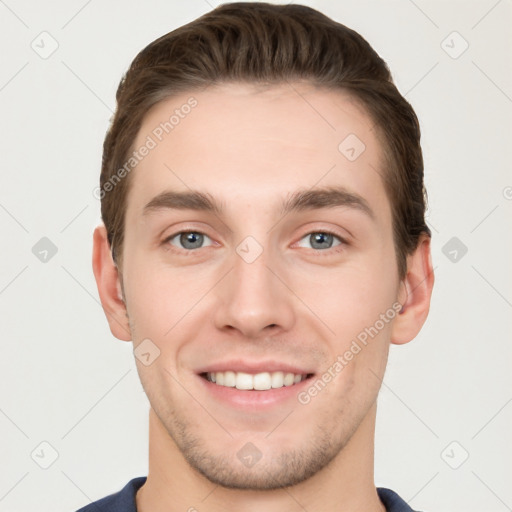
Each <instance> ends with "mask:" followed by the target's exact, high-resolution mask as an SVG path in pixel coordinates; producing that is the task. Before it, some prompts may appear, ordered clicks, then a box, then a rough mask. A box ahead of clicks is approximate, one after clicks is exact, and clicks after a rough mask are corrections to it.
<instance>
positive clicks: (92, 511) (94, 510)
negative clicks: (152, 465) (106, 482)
mask: <svg viewBox="0 0 512 512" xmlns="http://www.w3.org/2000/svg"><path fill="white" fill-rule="evenodd" d="M146 478H147V477H145V476H139V477H137V478H134V479H132V480H130V481H129V482H128V483H127V484H126V485H125V486H124V487H123V488H122V489H121V490H120V491H118V492H116V493H114V494H109V495H108V496H105V497H104V498H101V499H100V500H98V501H94V502H93V503H90V504H89V505H86V506H85V507H82V508H81V509H79V510H77V511H76V512H137V509H136V507H135V494H136V492H137V491H138V490H139V488H140V487H142V484H143V483H144V482H145V481H146Z"/></svg>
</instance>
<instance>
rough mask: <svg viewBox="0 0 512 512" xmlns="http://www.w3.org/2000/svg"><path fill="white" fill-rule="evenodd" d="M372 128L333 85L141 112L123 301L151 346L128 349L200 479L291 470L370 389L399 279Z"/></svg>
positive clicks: (301, 475) (332, 440)
mask: <svg viewBox="0 0 512 512" xmlns="http://www.w3.org/2000/svg"><path fill="white" fill-rule="evenodd" d="M191 97H193V98H194V100H193V102H190V101H189V98H191ZM187 101H189V105H190V104H192V103H193V104H194V106H193V107H192V108H184V107H183V106H184V105H185V104H187ZM195 102H197V103H195ZM176 109H178V111H179V113H180V115H178V117H179V121H177V122H176V119H177V118H176V119H174V122H173V124H172V129H170V128H169V125H167V129H168V131H169V133H166V132H165V130H163V129H162V126H165V125H162V124H161V123H165V122H166V121H167V122H168V121H169V118H170V116H171V115H173V113H176ZM372 127H373V123H372V122H371V120H370V119H369V118H368V117H367V115H366V114H365V112H364V111H363V110H362V109H361V108H360V107H358V106H357V105H356V103H354V102H353V101H351V99H350V97H349V96H347V95H346V94H345V93H342V92H333V91H325V90H319V89H315V88H313V87H312V86H305V85H304V84H294V86H293V88H292V87H291V86H290V85H288V84H286V85H280V86H273V87H272V88H269V89H266V90H264V89H256V88H255V87H254V86H250V85H241V84H230V85H222V86H216V87H210V88H208V89H207V90H205V91H202V92H197V93H190V94H184V95H181V96H176V97H173V98H172V99H169V100H166V101H164V102H162V103H160V104H158V105H157V106H156V107H154V108H153V109H152V110H151V111H150V112H149V113H148V114H147V116H146V117H145V120H144V122H143V125H142V127H141V130H140V132H139V134H138V137H137V140H136V141H135V144H134V146H135V147H136V148H140V147H141V146H143V145H144V144H148V141H149V139H148V137H149V138H150V139H151V140H152V141H153V142H155V144H154V145H153V144H152V143H149V145H150V146H152V147H151V149H150V150H149V151H148V152H147V155H146V156H144V158H142V159H141V161H140V162H139V163H138V165H137V167H136V169H135V170H134V171H133V174H132V175H131V176H130V179H131V180H132V183H131V188H130V192H129V195H128V203H127V204H128V206H127V212H126V232H125V245H124V250H123V268H122V271H123V272H122V280H123V285H124V293H125V299H126V305H127V314H128V317H129V322H130V330H131V335H132V339H133V342H134V347H135V348H137V347H138V346H139V344H141V343H142V342H143V340H146V341H144V343H145V344H146V345H141V347H150V350H149V353H151V354H152V355H151V356H150V358H151V359H153V358H154V360H153V361H152V362H151V364H143V363H142V362H141V361H140V360H138V359H137V360H136V362H137V368H138V371H139V375H140V378H141V381H142V384H143V387H144V389H145V391H146V393H147V395H148V398H149V400H150V403H151V407H152V409H153V411H154V412H155V413H156V416H157V417H158V420H159V421H160V423H161V425H162V427H163V428H164V429H165V431H166V432H167V433H168V435H169V436H170V439H171V440H172V441H171V442H172V443H174V444H175V446H177V447H178V449H179V450H180V452H181V454H182V455H183V457H184V458H185V459H186V460H187V461H188V463H189V464H190V465H191V466H192V467H193V468H195V469H196V470H198V471H199V472H200V473H201V474H203V475H204V476H206V477H207V478H208V479H209V480H211V481H212V482H215V483H218V484H221V485H223V486H226V487H233V488H246V489H265V488H266V489H269V488H276V487H280V486H283V485H293V484H296V483H299V482H301V481H303V480H305V479H307V478H309V477H311V476H312V475H314V474H315V473H317V472H318V471H320V470H321V469H322V468H324V467H325V466H326V465H328V464H329V463H330V462H331V461H332V460H333V459H335V458H336V457H338V456H339V454H340V453H341V450H342V449H343V447H344V446H345V445H346V444H347V443H348V442H349V440H350V439H351V437H352V436H353V434H354V432H356V431H357V430H358V428H359V426H360V425H361V423H362V421H363V420H364V418H365V417H366V416H367V414H368V413H369V411H370V409H371V408H372V405H373V404H374V402H375V400H376V397H377V393H378V389H379V386H380V379H381V378H382V376H383V373H384V369H385V364H386V360H387V354H388V348H389V343H390V339H391V333H392V327H393V322H394V320H395V316H396V315H397V314H398V309H397V300H398V299H399V291H400V286H399V284H400V283H399V278H398V271H397V263H396V254H395V250H394V245H393V238H392V223H391V209H390V204H389V201H388V199H387V197H386V194H385V191H384V186H383V182H382V179H381V176H380V173H381V172H382V169H381V158H382V151H381V146H380V143H379V141H378V140H377V138H376V136H375V132H374V131H373V130H372ZM347 137H348V138H347ZM159 139H161V140H159ZM362 144H364V146H363V145H362ZM148 340H149V341H148ZM363 340H364V341H363ZM155 355H157V356H158V357H155ZM148 360H149V358H148ZM212 381H215V382H212ZM255 388H256V389H255Z"/></svg>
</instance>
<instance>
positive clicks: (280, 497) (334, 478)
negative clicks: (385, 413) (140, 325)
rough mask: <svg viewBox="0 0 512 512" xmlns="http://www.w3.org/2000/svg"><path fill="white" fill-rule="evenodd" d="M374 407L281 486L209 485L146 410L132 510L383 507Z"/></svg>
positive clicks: (270, 511)
mask: <svg viewBox="0 0 512 512" xmlns="http://www.w3.org/2000/svg"><path fill="white" fill-rule="evenodd" d="M376 410H377V404H376V403H374V404H373V406H372V407H371V408H370V410H369V411H368V413H367V415H366V416H365V418H364V419H363V421H362V422H361V424H360V425H359V427H358V429H357V430H356V432H355V433H354V434H353V435H352V437H351V438H350V441H349V442H348V443H347V444H346V445H345V447H344V448H343V450H341V452H340V453H338V455H337V456H336V457H335V458H334V459H333V460H332V461H331V462H330V464H329V465H328V466H326V467H325V468H324V469H322V470H321V471H319V472H318V473H316V474H315V475H314V476H313V477H311V478H309V479H308V480H306V481H304V482H302V483H300V484H298V485H295V486H292V487H288V488H285V489H277V490H269V491H246V490H240V489H226V488H223V487H220V486H218V485H215V484H213V483H211V482H210V481H209V480H207V479H206V478H205V477H204V476H202V475H201V474H199V473H198V472H197V471H196V470H195V469H193V468H192V467H191V466H190V465H189V464H188V462H187V461H186V460H185V459H184V458H183V456H182V454H181V452H180V451H179V450H178V448H177V447H176V445H175V443H174V441H173V440H172V438H171V437H170V436H169V434H168V433H167V431H166V430H165V428H164V426H163V425H162V423H161V422H160V420H159V419H158V417H157V416H156V414H155V413H154V411H153V410H152V409H150V413H149V471H148V478H147V481H146V482H145V484H144V485H143V486H142V487H141V488H140V489H139V491H138V492H137V495H136V504H137V512H164V511H165V512H178V511H180V512H183V511H189V512H197V511H201V512H220V511H224V512H225V511H231V510H233V511H234V510H244V511H246V512H256V511H261V510H265V512H288V511H293V510H298V509H300V508H302V509H306V510H322V511H325V512H339V511H340V510H343V511H344V512H355V511H361V510H365V511H367V512H385V507H384V505H383V504H382V502H381V501H380V500H379V497H378V495H377V490H376V488H375V484H374V481H373V471H374V435H375V416H376Z"/></svg>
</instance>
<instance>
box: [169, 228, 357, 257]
mask: <svg viewBox="0 0 512 512" xmlns="http://www.w3.org/2000/svg"><path fill="white" fill-rule="evenodd" d="M183 233H197V234H200V235H204V236H206V237H208V238H209V239H210V240H212V239H211V237H209V236H208V235H207V234H206V233H203V232H202V231H198V230H193V229H183V230H181V231H177V232H176V233H173V234H172V235H169V236H168V237H166V238H165V239H164V240H163V241H162V245H164V246H165V248H166V249H167V250H170V251H172V250H176V251H178V252H182V251H183V252H186V253H193V252H195V251H197V249H182V248H180V247H176V246H173V245H171V244H170V241H171V240H172V239H174V238H176V237H177V236H178V235H182V234H183ZM318 233H321V234H323V235H332V236H333V237H334V238H337V239H338V240H339V241H340V243H339V244H338V245H335V246H334V247H330V248H328V249H314V248H311V250H312V251H315V252H317V253H327V254H325V255H328V254H332V252H336V253H337V252H340V251H342V250H344V248H345V247H346V246H347V245H349V244H348V242H347V241H346V239H345V238H343V237H341V236H340V235H339V234H337V233H335V232H334V231H331V230H329V229H322V230H317V231H309V232H308V233H306V234H305V235H304V236H302V237H301V238H300V239H299V241H298V242H300V241H301V240H303V239H304V238H306V237H308V236H311V235H313V234H318ZM298 242H296V243H298ZM294 245H295V244H294ZM208 247H211V246H208ZM198 249H204V247H199V248H198Z"/></svg>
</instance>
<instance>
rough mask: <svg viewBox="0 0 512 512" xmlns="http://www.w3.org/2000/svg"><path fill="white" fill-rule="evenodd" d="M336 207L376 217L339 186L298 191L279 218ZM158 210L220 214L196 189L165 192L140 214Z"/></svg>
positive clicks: (360, 199)
mask: <svg viewBox="0 0 512 512" xmlns="http://www.w3.org/2000/svg"><path fill="white" fill-rule="evenodd" d="M336 207H348V208H351V209H354V210H359V211H361V212H362V213H364V214H366V215H367V216H368V217H370V218H371V219H372V220H375V214H374V212H373V211H372V209H371V208H370V205H369V204H368V202H367V201H366V199H364V198H363V197H361V196H360V195H359V194H356V193H354V192H350V191H349V190H347V189H346V188H344V187H340V186H338V187H322V188H313V189H299V190H297V191H295V192H293V193H292V194H291V195H289V197H288V198H287V199H285V200H284V201H283V202H282V203H281V215H287V214H288V213H291V212H302V211H307V210H319V209H323V208H336ZM160 210H198V211H206V212H212V213H215V214H217V215H221V214H222V212H223V206H222V204H221V203H219V202H217V201H216V200H215V198H213V197H212V196H211V195H210V194H205V193H204V192H200V191H199V190H190V191H186V192H178V191H173V190H166V191H164V192H161V193H160V194H158V195H156V196H155V197H153V199H151V200H150V201H149V202H148V203H147V204H146V206H144V208H143V215H148V214H150V213H151V212H156V211H160Z"/></svg>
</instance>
